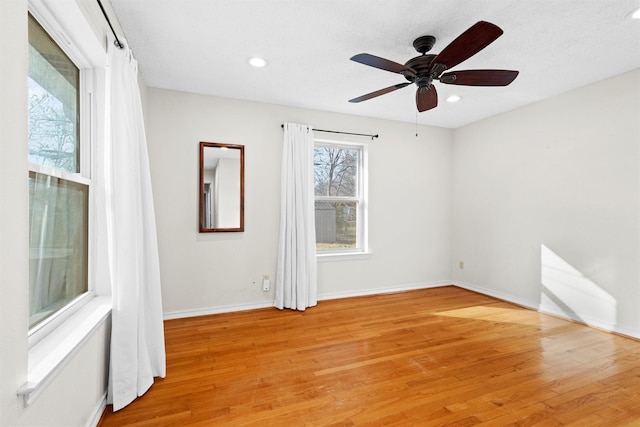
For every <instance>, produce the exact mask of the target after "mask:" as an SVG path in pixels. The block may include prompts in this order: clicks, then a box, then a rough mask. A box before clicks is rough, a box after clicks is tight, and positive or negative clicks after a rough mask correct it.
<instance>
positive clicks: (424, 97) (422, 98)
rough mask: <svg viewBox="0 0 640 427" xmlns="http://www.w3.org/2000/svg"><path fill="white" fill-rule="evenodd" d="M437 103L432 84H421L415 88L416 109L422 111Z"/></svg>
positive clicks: (434, 88)
mask: <svg viewBox="0 0 640 427" xmlns="http://www.w3.org/2000/svg"><path fill="white" fill-rule="evenodd" d="M437 105H438V92H436V87H435V86H433V85H430V86H422V87H419V88H418V90H416V106H417V107H418V111H420V112H421V113H422V112H423V111H427V110H430V109H432V108H435V107H436V106H437Z"/></svg>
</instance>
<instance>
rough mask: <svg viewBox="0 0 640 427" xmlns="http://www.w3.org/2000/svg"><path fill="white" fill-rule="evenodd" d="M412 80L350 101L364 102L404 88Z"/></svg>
mask: <svg viewBox="0 0 640 427" xmlns="http://www.w3.org/2000/svg"><path fill="white" fill-rule="evenodd" d="M410 84H411V82H407V83H399V84H397V85H393V86H389V87H386V88H384V89H380V90H377V91H375V92H371V93H368V94H366V95H362V96H359V97H357V98H353V99H350V100H349V102H362V101H366V100H367V99H371V98H375V97H376V96H380V95H384V94H385V93H389V92H393V91H394V90H398V89H402V88H403V87H405V86H408V85H410Z"/></svg>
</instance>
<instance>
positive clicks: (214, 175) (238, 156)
mask: <svg viewBox="0 0 640 427" xmlns="http://www.w3.org/2000/svg"><path fill="white" fill-rule="evenodd" d="M199 191H200V232H201V233H207V232H220V231H244V145H233V144H219V143H215V142H200V190H199Z"/></svg>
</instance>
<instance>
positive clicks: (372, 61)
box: [351, 53, 417, 76]
mask: <svg viewBox="0 0 640 427" xmlns="http://www.w3.org/2000/svg"><path fill="white" fill-rule="evenodd" d="M351 60H352V61H355V62H359V63H360V64H364V65H368V66H370V67H375V68H379V69H381V70H385V71H391V72H392V73H398V74H410V75H412V76H415V75H416V74H417V73H416V71H415V70H414V69H412V68H409V67H405V66H404V65H402V64H398V63H397V62H393V61H389V60H388V59H384V58H380V57H379V56H375V55H370V54H368V53H359V54H357V55H355V56H352V57H351Z"/></svg>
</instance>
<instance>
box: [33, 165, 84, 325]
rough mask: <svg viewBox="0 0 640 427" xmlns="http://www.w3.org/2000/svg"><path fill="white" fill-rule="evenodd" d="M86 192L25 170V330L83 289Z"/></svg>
mask: <svg viewBox="0 0 640 427" xmlns="http://www.w3.org/2000/svg"><path fill="white" fill-rule="evenodd" d="M88 193H89V191H88V188H87V186H85V185H81V184H77V183H74V182H71V181H66V180H63V179H59V178H56V177H53V176H49V175H43V174H37V173H35V172H29V223H30V228H29V327H30V328H31V327H33V326H35V325H36V324H38V323H39V322H41V321H42V320H44V319H46V318H47V317H49V316H50V315H52V314H54V313H55V312H56V311H57V310H59V309H60V308H62V307H63V306H64V305H66V304H67V303H69V302H70V301H71V300H73V299H74V298H75V297H77V296H78V295H81V294H83V293H84V292H86V291H87V237H86V236H87V203H88Z"/></svg>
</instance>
